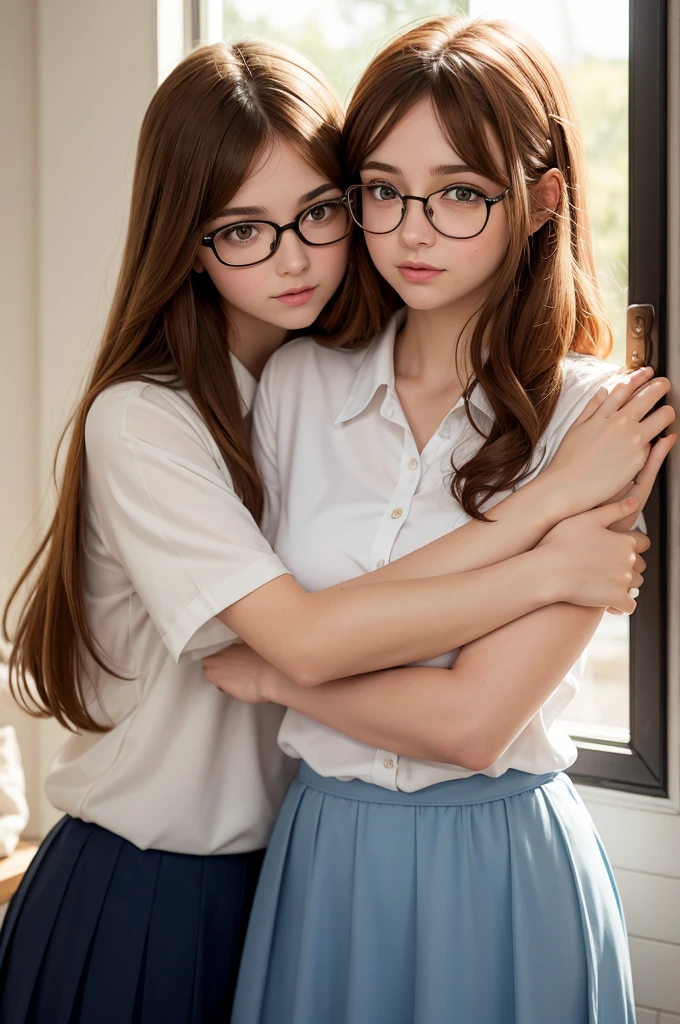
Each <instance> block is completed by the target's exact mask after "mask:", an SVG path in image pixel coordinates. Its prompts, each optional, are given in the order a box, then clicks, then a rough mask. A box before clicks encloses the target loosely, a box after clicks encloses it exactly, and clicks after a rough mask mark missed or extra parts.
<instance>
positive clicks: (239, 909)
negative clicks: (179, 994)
mask: <svg viewBox="0 0 680 1024" xmlns="http://www.w3.org/2000/svg"><path fill="white" fill-rule="evenodd" d="M262 858H263V853H262V852H261V853H258V854H253V855H250V856H248V857H233V858H232V857H229V858H226V857H207V858H206V859H205V861H204V870H203V887H202V892H201V904H200V925H199V934H198V943H197V946H196V966H195V972H194V973H195V977H194V994H193V1001H192V1008H191V1018H190V1020H191V1024H204V1022H205V1021H213V1020H224V1021H225V1022H226V1020H227V1018H228V1008H229V1007H231V1004H232V1002H233V998H234V991H235V989H236V979H237V976H238V966H239V961H240V958H241V949H242V948H243V941H244V939H245V933H246V926H247V924H248V914H249V911H250V907H251V904H252V901H253V897H254V895H255V888H256V885H257V880H258V876H259V873H260V868H261V866H262Z"/></svg>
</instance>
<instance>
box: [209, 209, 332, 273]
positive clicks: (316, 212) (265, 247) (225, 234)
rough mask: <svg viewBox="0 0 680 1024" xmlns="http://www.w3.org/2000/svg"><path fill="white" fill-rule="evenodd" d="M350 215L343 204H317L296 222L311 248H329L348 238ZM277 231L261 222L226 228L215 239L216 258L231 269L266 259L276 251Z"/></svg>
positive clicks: (228, 225) (242, 222)
mask: <svg viewBox="0 0 680 1024" xmlns="http://www.w3.org/2000/svg"><path fill="white" fill-rule="evenodd" d="M349 225H350V217H349V212H348V210H347V207H346V205H344V204H342V203H338V202H336V203H319V204H318V205H317V206H312V207H311V208H310V209H309V210H307V211H306V212H305V215H304V217H303V218H302V219H301V220H300V221H299V229H300V234H301V235H302V236H303V238H304V240H305V241H306V242H308V243H309V244H310V245H330V244H331V243H333V242H339V241H340V239H341V238H344V236H345V235H346V234H347V232H348V230H349ZM276 234H277V233H276V228H274V227H273V226H272V225H271V224H267V223H266V222H264V221H256V220H254V221H239V223H238V224H227V225H225V227H224V228H223V229H222V230H221V231H219V232H218V233H217V234H216V235H215V236H214V244H215V249H216V251H217V255H218V256H219V258H220V259H221V260H223V261H224V262H225V263H228V264H229V265H230V266H232V267H239V266H248V264H251V263H259V262H260V261H261V260H265V259H267V257H268V256H270V255H271V253H272V252H273V250H274V249H275V248H276Z"/></svg>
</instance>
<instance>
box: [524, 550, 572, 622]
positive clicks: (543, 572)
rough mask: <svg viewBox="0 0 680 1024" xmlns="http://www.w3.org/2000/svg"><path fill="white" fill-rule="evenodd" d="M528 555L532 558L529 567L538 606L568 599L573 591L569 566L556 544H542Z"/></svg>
mask: <svg viewBox="0 0 680 1024" xmlns="http://www.w3.org/2000/svg"><path fill="white" fill-rule="evenodd" d="M526 557H527V558H530V559H531V563H530V565H529V566H528V568H529V573H530V578H531V585H532V588H533V597H534V599H535V601H536V602H537V606H539V607H544V606H545V605H549V604H559V603H560V602H562V601H568V600H569V596H568V595H569V594H570V592H571V587H570V571H569V566H568V565H567V564H566V562H565V559H564V558H561V557H560V552H559V551H558V550H557V548H556V545H554V544H540V545H539V546H538V547H537V548H535V549H534V550H533V551H529V552H528V553H527V555H526Z"/></svg>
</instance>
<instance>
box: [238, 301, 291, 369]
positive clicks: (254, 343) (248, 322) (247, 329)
mask: <svg viewBox="0 0 680 1024" xmlns="http://www.w3.org/2000/svg"><path fill="white" fill-rule="evenodd" d="M225 314H226V317H227V325H228V338H229V348H230V349H231V351H232V352H233V353H234V355H235V356H236V358H237V359H238V360H239V362H241V363H243V365H244V366H245V368H246V369H247V370H249V371H250V373H252V375H253V377H254V378H255V380H259V379H260V377H261V375H262V371H263V370H264V368H265V364H266V362H267V360H268V359H269V357H270V355H271V354H272V352H275V351H276V349H277V348H279V347H280V346H281V345H282V344H283V342H284V341H285V340H286V334H287V333H288V332H287V331H286V329H285V327H277V326H276V324H268V323H266V322H265V321H264V320H258V318H257V317H254V316H251V315H250V314H249V313H244V312H243V310H240V309H236V307H234V306H227V307H226V308H225Z"/></svg>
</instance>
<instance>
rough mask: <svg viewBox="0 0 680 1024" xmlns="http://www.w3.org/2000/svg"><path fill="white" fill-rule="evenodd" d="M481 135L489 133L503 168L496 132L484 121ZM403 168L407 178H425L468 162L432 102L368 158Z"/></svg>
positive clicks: (415, 110) (421, 105) (408, 116)
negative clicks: (449, 166) (443, 124)
mask: <svg viewBox="0 0 680 1024" xmlns="http://www.w3.org/2000/svg"><path fill="white" fill-rule="evenodd" d="M479 128H480V131H484V132H485V133H486V137H487V139H488V143H489V146H490V149H491V152H492V154H493V156H494V158H495V159H496V160H497V161H498V164H499V166H500V167H502V166H503V164H504V160H503V157H502V152H501V148H500V146H499V144H498V140H497V139H496V137H495V135H494V134H493V132H492V131H491V130H490V128H489V127H488V125H486V124H485V123H484V121H482V119H481V118H480V124H479ZM369 160H375V161H378V162H380V163H385V164H392V165H394V166H395V167H399V169H400V170H401V171H402V173H403V175H404V176H405V177H409V176H412V175H414V174H420V175H422V174H423V172H424V171H426V173H430V170H431V169H433V168H436V167H440V166H448V165H452V164H463V165H464V164H465V163H466V161H465V159H464V158H463V156H462V154H461V153H460V152H459V148H458V147H456V145H455V139H453V140H450V139H449V138H448V137H447V136H446V134H445V133H444V131H443V129H442V126H441V124H440V121H439V117H438V116H437V112H436V110H435V108H434V105H433V103H432V100H431V99H430V98H429V97H426V98H424V99H422V100H419V102H418V103H416V104H415V105H414V106H413V107H411V109H410V110H408V111H407V112H406V113H405V114H404V116H403V117H402V118H401V119H400V120H399V121H398V122H397V124H396V125H395V126H394V128H393V129H392V131H391V132H390V133H389V135H388V136H387V137H386V138H385V139H383V141H382V142H381V143H380V145H378V146H376V148H375V149H374V150H372V151H371V152H370V153H369V154H368V155H367V157H366V161H365V162H368V161H369Z"/></svg>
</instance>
